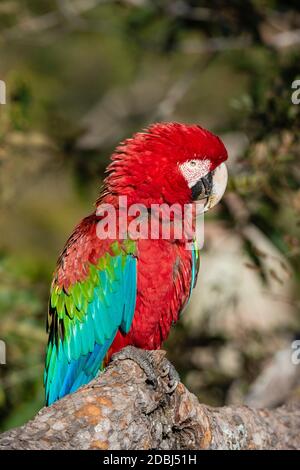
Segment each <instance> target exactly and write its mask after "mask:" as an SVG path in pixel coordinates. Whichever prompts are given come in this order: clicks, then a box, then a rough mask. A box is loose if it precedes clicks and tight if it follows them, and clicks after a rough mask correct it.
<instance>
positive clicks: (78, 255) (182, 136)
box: [44, 122, 228, 405]
mask: <svg viewBox="0 0 300 470" xmlns="http://www.w3.org/2000/svg"><path fill="white" fill-rule="evenodd" d="M227 158H228V154H227V150H226V148H225V145H224V143H223V142H222V140H221V139H220V138H219V137H218V136H216V135H215V134H213V133H212V132H210V131H208V130H206V129H205V128H203V127H201V126H200V125H197V124H184V123H178V122H159V123H154V124H151V125H149V126H148V127H147V128H145V129H144V130H142V131H140V132H137V133H136V134H134V135H133V136H132V137H131V138H127V139H125V140H124V141H122V142H121V143H120V144H119V145H118V146H117V148H116V150H115V151H114V152H113V154H112V156H111V161H110V163H109V165H108V167H107V170H106V175H105V179H104V181H103V184H102V187H101V190H100V195H99V197H98V199H97V201H96V203H95V209H94V211H93V212H92V214H90V215H88V216H87V217H85V218H84V219H83V220H82V221H81V222H80V223H79V224H78V225H77V226H76V227H75V229H74V231H73V233H72V234H71V236H70V237H69V239H68V240H67V242H66V244H65V247H64V249H63V251H62V253H61V254H60V256H59V258H58V262H57V266H56V269H55V272H54V275H53V280H52V284H51V289H50V298H49V308H48V315H47V332H48V344H47V349H46V358H45V369H44V387H45V396H46V405H51V404H52V403H54V402H55V401H57V400H59V399H61V398H62V397H64V396H65V395H68V394H70V393H73V392H75V391H77V390H78V389H79V388H80V387H81V386H83V385H86V384H88V383H89V382H90V381H92V380H93V379H94V378H96V377H97V376H98V374H100V373H101V372H102V371H103V370H105V368H106V366H107V365H108V364H109V362H110V361H111V360H112V357H115V356H117V357H118V355H120V358H121V359H124V358H129V359H132V360H134V361H136V362H137V363H138V364H139V365H140V366H141V367H142V369H143V370H144V371H145V373H146V375H147V377H148V378H149V380H150V381H152V383H153V384H154V385H155V380H156V378H155V374H154V372H153V364H151V360H150V358H149V353H151V351H153V350H156V349H160V348H161V345H162V343H163V342H164V341H165V340H166V339H167V337H168V335H169V332H170V329H171V327H172V325H173V324H175V323H176V322H177V321H178V319H179V317H180V315H181V313H182V311H183V310H184V309H185V307H186V306H187V304H188V302H189V300H190V297H191V293H192V289H193V287H194V286H195V284H196V280H197V275H198V270H199V259H200V253H199V251H200V250H199V249H198V248H197V240H196V239H195V238H192V240H191V241H192V243H193V249H187V248H186V239H185V238H184V237H182V238H180V237H179V238H175V237H174V236H173V237H172V235H171V236H170V237H169V239H168V238H167V237H161V236H158V237H155V238H151V236H149V237H140V238H138V237H132V236H130V233H127V236H125V234H124V233H123V234H119V233H116V234H109V236H108V237H107V238H104V237H99V236H98V231H97V226H98V225H97V224H99V221H101V220H103V214H102V213H101V211H100V214H99V212H98V208H99V207H101V206H103V205H104V206H105V207H106V205H110V206H112V207H114V208H115V209H116V213H118V211H120V209H119V208H118V204H119V198H120V196H122V197H126V200H127V203H128V206H129V207H130V206H131V205H134V204H142V205H144V206H145V207H146V209H147V211H148V212H147V214H148V213H149V214H150V208H151V206H152V205H162V204H164V205H167V207H171V206H172V205H173V204H176V205H177V206H179V207H183V206H184V205H185V204H192V205H193V204H197V203H198V202H199V201H202V202H205V207H206V209H207V208H211V207H213V206H214V205H215V204H216V203H217V202H219V200H220V199H221V197H222V196H223V193H224V192H225V188H226V184H227V178H228V172H227V167H226V164H225V161H226V160H227ZM118 221H119V219H118V218H116V224H118V223H119V222H118ZM161 223H162V221H161V219H159V224H161ZM169 372H170V378H172V374H171V372H172V371H171V370H169ZM173 383H174V381H173Z"/></svg>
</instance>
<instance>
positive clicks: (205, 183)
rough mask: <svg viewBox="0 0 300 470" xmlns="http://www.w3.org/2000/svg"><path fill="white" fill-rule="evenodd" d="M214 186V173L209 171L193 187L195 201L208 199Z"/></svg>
mask: <svg viewBox="0 0 300 470" xmlns="http://www.w3.org/2000/svg"><path fill="white" fill-rule="evenodd" d="M212 186H213V173H212V172H210V173H207V175H205V176H203V178H201V179H200V180H199V181H197V183H196V184H195V185H194V186H192V187H191V191H192V199H193V201H199V200H200V199H206V198H208V197H209V196H210V194H211V191H212Z"/></svg>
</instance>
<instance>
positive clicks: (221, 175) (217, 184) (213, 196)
mask: <svg viewBox="0 0 300 470" xmlns="http://www.w3.org/2000/svg"><path fill="white" fill-rule="evenodd" d="M227 182H228V171H227V167H226V165H225V163H221V165H219V166H218V167H217V168H216V169H215V170H214V172H213V178H212V188H211V193H210V195H209V196H208V198H207V202H206V203H205V205H204V212H207V211H208V210H209V209H211V208H212V207H214V206H215V205H217V204H218V202H220V200H221V199H222V197H223V194H224V193H225V190H226V186H227Z"/></svg>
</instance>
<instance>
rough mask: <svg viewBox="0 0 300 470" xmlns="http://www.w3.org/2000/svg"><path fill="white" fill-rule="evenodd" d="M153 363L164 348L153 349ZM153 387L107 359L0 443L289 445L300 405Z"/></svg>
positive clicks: (294, 440)
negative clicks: (233, 403)
mask: <svg viewBox="0 0 300 470" xmlns="http://www.w3.org/2000/svg"><path fill="white" fill-rule="evenodd" d="M152 354H153V357H154V360H155V364H156V365H157V367H158V368H160V367H161V366H162V363H163V362H164V361H165V359H164V352H163V351H155V352H153V353H152ZM165 380H166V379H160V381H159V386H158V388H157V389H156V390H153V387H152V386H151V385H150V384H147V382H146V381H145V375H144V372H143V371H142V370H141V369H140V368H139V366H138V365H137V364H135V363H134V362H133V361H131V360H124V361H120V360H117V361H115V362H113V363H112V364H111V365H110V366H109V367H108V369H107V370H106V371H105V372H104V373H103V374H101V375H100V376H99V377H98V378H97V379H96V380H94V381H93V382H91V383H90V384H88V385H87V386H85V387H82V388H81V389H80V390H79V391H78V392H76V393H74V394H72V395H69V396H67V397H65V398H63V399H62V400H60V401H58V402H56V403H55V404H54V405H52V406H51V407H48V408H46V407H45V408H43V409H42V410H41V411H40V412H39V413H38V414H37V416H36V417H35V418H34V419H33V420H32V421H29V422H28V423H27V424H25V425H24V426H22V427H20V428H16V429H12V430H10V431H7V432H5V433H4V434H2V435H1V436H0V449H2V450H3V449H110V450H111V449H153V448H154V449H167V450H169V449H177V450H179V449H236V450H238V449H296V448H300V406H299V402H298V403H297V401H294V402H293V403H290V404H288V405H286V406H283V407H280V408H277V409H275V410H257V409H251V408H248V407H246V406H243V407H222V408H212V407H209V406H205V405H201V404H200V403H199V402H198V400H197V398H196V397H195V396H194V395H193V394H191V393H190V392H189V391H188V390H187V389H186V388H185V386H184V385H183V384H182V383H180V384H178V386H177V388H176V389H175V391H174V392H173V393H171V394H168V393H166V391H165Z"/></svg>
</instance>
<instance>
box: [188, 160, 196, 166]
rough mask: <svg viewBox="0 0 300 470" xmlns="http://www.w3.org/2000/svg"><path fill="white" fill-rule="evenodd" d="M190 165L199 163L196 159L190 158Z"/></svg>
mask: <svg viewBox="0 0 300 470" xmlns="http://www.w3.org/2000/svg"><path fill="white" fill-rule="evenodd" d="M189 163H190V166H196V165H197V162H196V160H190V162H189Z"/></svg>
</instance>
